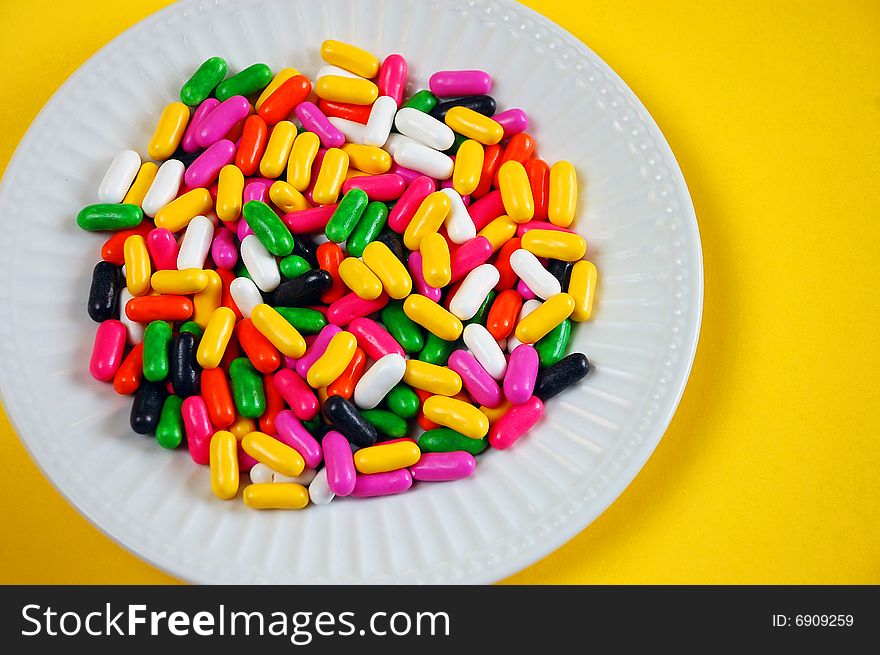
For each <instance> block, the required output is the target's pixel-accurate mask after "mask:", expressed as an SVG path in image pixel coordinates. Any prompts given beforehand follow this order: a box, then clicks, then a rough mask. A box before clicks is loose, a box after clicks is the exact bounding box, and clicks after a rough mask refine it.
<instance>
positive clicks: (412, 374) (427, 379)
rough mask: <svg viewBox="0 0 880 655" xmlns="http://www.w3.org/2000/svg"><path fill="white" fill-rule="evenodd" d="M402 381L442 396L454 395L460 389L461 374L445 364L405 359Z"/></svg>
mask: <svg viewBox="0 0 880 655" xmlns="http://www.w3.org/2000/svg"><path fill="white" fill-rule="evenodd" d="M403 381H404V382H406V383H407V384H408V385H410V386H411V387H415V388H416V389H422V390H423V391H427V392H429V393H432V394H439V395H442V396H454V395H456V394H457V393H458V392H460V391H461V376H460V375H459V374H458V373H456V372H455V371H453V370H451V369H449V368H446V367H445V366H437V365H436V364H429V363H427V362H421V361H419V360H416V359H409V360H407V361H406V372H405V373H404V375H403ZM450 427H451V426H450Z"/></svg>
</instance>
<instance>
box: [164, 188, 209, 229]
mask: <svg viewBox="0 0 880 655" xmlns="http://www.w3.org/2000/svg"><path fill="white" fill-rule="evenodd" d="M213 207H214V199H213V198H211V192H210V191H208V190H207V189H192V190H191V191H187V192H186V193H184V194H183V195H182V196H180V197H179V198H176V199H174V200H172V201H171V202H169V203H168V204H167V205H165V206H164V207H162V209H160V210H159V212H158V213H157V214H156V218H155V221H154V222H155V223H156V227H164V228H165V229H166V230H171V231H172V232H179V231H180V230H182V229H183V228H185V227H186V226H187V225H189V222H190V221H191V220H192V219H194V218H195V217H196V216H203V215H205V214H206V213H208V212H209V211H211V209H212V208H213Z"/></svg>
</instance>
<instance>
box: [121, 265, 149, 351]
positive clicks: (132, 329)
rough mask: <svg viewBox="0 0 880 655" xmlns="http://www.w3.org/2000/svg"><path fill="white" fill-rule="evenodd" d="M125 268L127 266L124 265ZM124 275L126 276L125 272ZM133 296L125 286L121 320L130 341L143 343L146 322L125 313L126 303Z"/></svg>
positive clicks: (123, 288) (122, 296)
mask: <svg viewBox="0 0 880 655" xmlns="http://www.w3.org/2000/svg"><path fill="white" fill-rule="evenodd" d="M123 268H125V267H124V266H123ZM122 275H123V277H124V276H125V273H123V274H122ZM133 297H134V296H132V295H131V293H129V291H128V287H126V286H123V287H122V290H121V291H120V292H119V322H120V323H122V324H123V325H124V326H125V331H126V332H127V333H128V342H129V343H130V344H132V345H134V344H136V343H141V342H142V341H143V340H144V324H143V323H138V322H137V321H133V320H131V319H130V318H129V317H128V316H126V315H125V305H126V304H128V301H129V300H131V299H132V298H133Z"/></svg>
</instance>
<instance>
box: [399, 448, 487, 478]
mask: <svg viewBox="0 0 880 655" xmlns="http://www.w3.org/2000/svg"><path fill="white" fill-rule="evenodd" d="M476 468H477V460H476V459H474V456H473V455H471V454H470V453H467V452H465V451H463V450H456V451H453V452H449V453H422V456H421V457H420V458H419V461H418V462H416V463H415V464H413V465H412V466H410V467H409V472H410V474H411V475H412V477H413V479H414V480H421V481H422V482H448V481H450V480H461V479H463V478H467V477H470V476H471V475H473V473H474V470H476Z"/></svg>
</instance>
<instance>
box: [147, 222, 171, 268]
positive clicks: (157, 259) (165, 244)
mask: <svg viewBox="0 0 880 655" xmlns="http://www.w3.org/2000/svg"><path fill="white" fill-rule="evenodd" d="M146 241H147V250H148V251H149V252H150V259H151V260H152V262H153V268H154V269H155V270H157V271H176V270H177V239H175V238H174V233H173V232H172V231H171V230H166V229H165V228H163V227H157V228H156V229H154V230H150V231H149V233H148V234H147V238H146Z"/></svg>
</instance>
